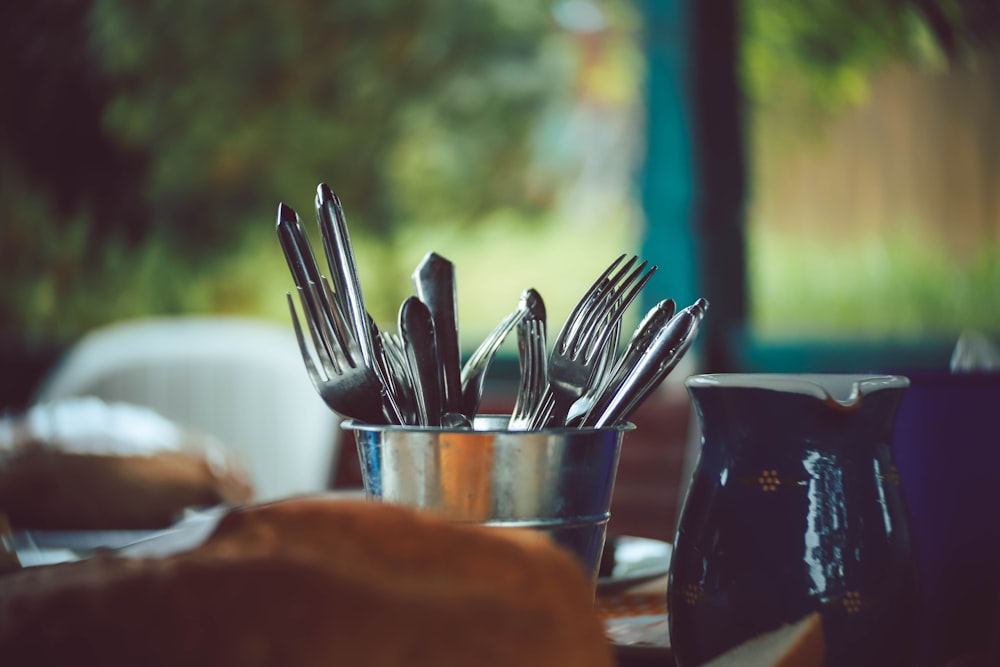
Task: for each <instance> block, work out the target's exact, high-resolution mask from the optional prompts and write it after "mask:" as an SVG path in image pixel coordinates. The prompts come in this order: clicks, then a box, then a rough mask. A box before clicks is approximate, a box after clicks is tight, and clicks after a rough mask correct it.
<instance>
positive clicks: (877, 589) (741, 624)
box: [667, 374, 919, 667]
mask: <svg viewBox="0 0 1000 667" xmlns="http://www.w3.org/2000/svg"><path fill="white" fill-rule="evenodd" d="M908 384H909V381H908V380H907V379H906V378H905V377H899V376H857V375H771V374H745V375H744V374H723V375H700V376H693V377H691V378H688V380H687V387H688V391H689V393H690V395H691V397H692V399H693V401H694V405H695V408H696V410H697V414H698V419H699V423H700V425H701V433H702V442H701V451H700V456H699V459H698V464H697V466H696V468H695V471H694V474H693V477H692V479H691V483H690V486H689V488H688V493H687V497H686V498H685V501H684V505H683V508H682V510H681V516H680V520H679V523H678V529H677V534H676V536H675V540H674V553H673V559H672V563H671V570H670V581H669V588H668V593H667V595H668V606H669V609H670V617H669V618H670V621H669V623H670V641H671V644H672V645H673V650H674V655H675V656H676V659H677V663H678V665H680V666H681V667H694V666H696V665H701V664H703V663H704V662H706V661H707V660H709V659H711V658H713V657H715V656H716V655H718V654H720V653H722V652H724V651H726V650H727V649H729V648H731V647H733V646H735V645H737V644H739V643H741V642H743V641H745V640H747V639H749V638H751V637H754V636H756V635H758V634H761V633H763V632H766V631H769V630H773V629H775V628H777V627H779V626H781V625H783V624H785V623H789V622H792V621H795V620H798V619H799V618H801V617H803V616H805V615H806V614H808V613H810V612H813V611H818V612H820V613H821V615H822V618H823V630H824V634H825V637H826V643H827V664H828V665H830V666H839V665H851V666H852V667H854V666H858V665H880V666H887V667H891V666H894V665H908V664H910V663H911V661H912V657H913V656H912V651H913V645H914V642H915V628H916V612H917V609H918V601H919V596H918V591H917V583H916V582H917V577H916V567H915V559H914V556H913V553H912V549H911V541H910V531H909V528H908V524H907V517H906V511H905V508H904V506H903V499H902V495H901V493H900V485H899V473H898V471H897V469H896V466H895V464H894V463H893V459H892V452H891V449H890V445H891V440H892V431H893V423H894V421H895V416H896V409H897V407H898V405H899V402H900V399H901V398H902V396H903V392H904V391H905V390H906V387H907V386H908Z"/></svg>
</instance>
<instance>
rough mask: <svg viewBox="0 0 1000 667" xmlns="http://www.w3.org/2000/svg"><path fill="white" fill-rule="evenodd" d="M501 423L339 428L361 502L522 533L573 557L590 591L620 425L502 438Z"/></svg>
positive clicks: (492, 418) (486, 419) (496, 418)
mask: <svg viewBox="0 0 1000 667" xmlns="http://www.w3.org/2000/svg"><path fill="white" fill-rule="evenodd" d="M507 420H508V417H506V416H503V415H487V416H479V417H476V419H475V422H474V424H473V428H472V429H471V430H470V429H465V430H459V429H455V430H448V429H441V428H421V427H410V426H382V425H369V424H362V423H359V422H356V421H347V422H345V423H344V424H343V428H344V429H346V430H350V431H353V432H354V434H355V437H356V439H357V445H358V455H359V458H360V461H361V472H362V478H363V480H364V484H365V490H366V493H367V496H368V498H369V499H372V500H382V501H385V502H392V503H397V504H400V505H406V506H410V507H415V508H419V509H422V510H427V511H430V512H433V513H435V514H438V515H442V516H444V517H447V518H449V519H452V520H455V521H468V522H475V523H483V524H487V525H490V526H499V527H508V526H510V527H528V528H533V529H536V530H541V531H544V532H545V533H547V534H548V535H549V536H550V537H551V538H552V539H553V540H554V541H555V542H556V543H557V544H559V545H561V546H563V547H564V548H566V549H568V550H569V551H571V552H572V553H573V554H574V555H576V557H577V558H578V559H579V560H580V562H581V563H582V564H583V566H584V567H585V568H586V570H587V572H589V573H590V574H591V577H592V579H593V580H594V581H595V582H596V578H597V569H598V566H599V565H600V558H601V550H602V549H603V547H604V539H605V536H606V533H607V524H608V519H609V518H610V517H611V512H610V509H611V495H612V492H613V491H614V484H615V475H616V473H617V470H618V455H619V452H620V450H621V441H622V435H623V433H624V432H625V431H627V430H630V429H632V428H634V427H633V426H632V424H625V425H620V426H615V427H612V428H605V429H571V428H558V429H548V430H544V431H508V430H505V429H506V425H507Z"/></svg>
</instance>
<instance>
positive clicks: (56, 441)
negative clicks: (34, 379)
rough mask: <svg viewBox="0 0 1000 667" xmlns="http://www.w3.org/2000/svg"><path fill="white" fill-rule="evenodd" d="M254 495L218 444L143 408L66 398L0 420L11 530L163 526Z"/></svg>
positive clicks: (1, 477) (3, 500)
mask: <svg viewBox="0 0 1000 667" xmlns="http://www.w3.org/2000/svg"><path fill="white" fill-rule="evenodd" d="M252 496H253V490H252V487H251V485H250V483H249V482H248V480H247V476H246V474H245V471H244V470H243V469H242V467H241V466H240V465H239V463H238V462H237V461H236V460H235V459H234V458H233V456H232V455H231V454H230V453H229V452H228V451H227V450H226V449H225V447H224V446H223V444H222V443H220V442H218V441H217V440H215V439H213V438H211V437H210V436H208V435H205V434H201V433H196V432H194V431H191V430H188V429H184V428H182V427H180V426H179V425H176V424H174V423H173V422H171V421H169V420H167V419H165V418H164V417H162V416H160V415H159V414H157V413H155V412H153V411H152V410H149V409H147V408H143V407H140V406H133V405H130V404H125V403H114V404H108V403H104V402H102V401H99V400H98V399H95V398H79V399H65V400H62V401H56V402H53V403H49V404H39V405H36V406H34V407H32V409H31V410H29V411H28V412H27V413H25V414H23V415H19V416H17V417H12V418H7V419H3V420H0V513H2V514H5V515H6V516H7V519H8V520H9V522H10V524H11V526H12V527H13V528H14V529H50V530H96V529H144V528H161V527H165V526H168V525H170V524H172V523H173V522H175V521H176V520H177V519H178V518H179V516H180V515H181V513H183V511H184V510H185V509H187V508H192V507H206V506H211V505H218V504H239V503H245V502H248V501H249V500H251V498H252Z"/></svg>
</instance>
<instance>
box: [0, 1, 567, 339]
mask: <svg viewBox="0 0 1000 667" xmlns="http://www.w3.org/2000/svg"><path fill="white" fill-rule="evenodd" d="M549 9H550V8H549V7H547V5H545V4H544V3H509V2H505V1H503V0H469V1H468V2H462V3H449V2H443V1H442V0H418V1H415V2H405V3H404V2H388V1H384V0H383V1H373V2H365V3H353V2H315V1H310V0H298V1H289V2H282V3H274V2H264V1H260V0H254V1H244V2H234V1H219V2H209V3H202V2H195V1H190V0H186V1H174V2H166V1H163V0H157V1H151V2H145V3H132V2H128V1H126V0H63V1H61V2H60V1H58V0H41V1H40V2H38V3H25V4H23V6H22V4H21V3H18V4H17V6H15V7H9V8H8V9H7V11H6V12H5V14H6V15H7V16H6V18H7V21H6V22H5V23H4V26H5V27H3V28H0V31H2V34H0V40H2V43H3V46H2V47H0V49H2V52H0V60H2V61H3V64H2V65H0V66H2V68H3V69H2V70H0V71H2V74H3V80H4V83H5V89H7V90H15V91H18V95H19V97H18V100H17V103H16V104H10V105H7V106H5V107H4V109H3V111H2V113H3V114H4V117H2V118H0V126H2V130H0V132H2V134H0V170H2V171H0V174H2V176H3V179H2V183H0V211H2V214H3V216H4V223H3V228H2V231H0V257H2V264H3V265H2V269H0V271H2V276H3V283H4V289H3V290H2V291H0V331H3V330H6V331H14V332H19V333H24V334H37V335H43V336H49V337H66V336H73V335H76V334H77V333H79V332H81V331H83V330H85V329H87V328H89V327H91V326H94V325H97V324H100V323H103V322H105V321H108V320H111V319H115V318H118V317H123V316H129V315H141V314H147V313H170V312H181V311H189V310H213V311H223V312H225V311H246V310H255V309H256V310H260V307H259V306H260V304H254V303H252V301H253V300H254V299H255V298H258V297H257V296H256V295H255V291H254V289H253V280H252V277H253V271H252V269H251V271H250V278H251V280H250V284H249V285H247V284H241V283H240V282H239V281H234V280H233V279H231V276H232V275H233V274H234V273H236V274H238V275H243V276H244V277H246V274H247V271H245V270H242V269H239V268H237V267H238V266H243V265H246V264H248V263H249V265H250V266H254V265H255V263H257V262H258V260H259V259H260V253H259V252H250V253H249V254H248V255H247V256H246V257H245V261H243V262H242V263H240V262H235V260H234V258H235V257H236V256H237V255H238V254H240V253H241V252H245V250H246V248H247V247H248V246H250V247H253V248H256V249H259V248H261V247H262V246H261V243H262V241H261V239H262V238H263V237H266V238H267V240H268V242H270V243H272V248H273V251H274V252H273V254H274V259H273V264H272V263H271V261H270V260H269V261H268V263H267V266H266V267H264V266H260V265H259V264H257V266H256V268H257V270H258V271H259V272H261V273H262V274H263V273H267V272H268V271H271V272H274V271H275V270H280V264H281V262H282V261H283V260H282V259H281V257H280V251H278V248H277V243H276V241H275V240H274V232H273V222H274V221H273V217H272V216H273V214H274V212H275V211H276V208H277V204H278V202H279V201H285V202H286V203H288V204H289V205H291V206H293V208H295V209H296V210H297V211H299V213H300V215H302V217H303V219H304V221H305V222H307V223H308V222H310V221H311V219H312V218H313V215H314V213H313V196H314V193H315V187H316V185H317V184H318V183H319V182H320V181H323V182H327V183H329V184H331V186H332V187H334V189H335V190H336V191H337V192H338V194H340V196H341V198H342V200H343V201H344V202H345V205H346V207H347V210H348V216H349V218H350V224H351V229H352V232H353V233H354V234H355V235H356V236H359V237H360V240H361V241H362V242H364V240H365V238H388V237H390V236H391V235H392V234H393V233H394V229H395V228H396V227H397V226H398V225H399V224H400V221H401V220H404V219H406V220H412V219H419V220H426V221H431V222H433V221H434V220H438V219H442V220H444V219H447V220H448V221H450V222H453V223H456V224H462V223H466V222H468V221H472V220H475V219H477V218H479V217H481V216H482V215H483V213H484V212H487V211H490V210H494V209H497V208H501V207H502V208H509V209H513V210H520V211H523V212H526V213H529V214H530V213H535V212H537V211H538V210H540V209H543V208H544V207H545V206H546V205H547V204H548V203H549V202H548V199H547V195H546V188H545V187H544V186H543V187H539V185H538V183H534V184H532V187H530V188H529V187H528V184H527V183H526V182H525V173H526V172H527V168H526V166H527V164H528V163H529V161H530V160H531V152H532V140H533V136H532V132H533V129H534V127H535V125H536V123H537V118H538V116H539V115H540V114H541V112H542V110H543V109H544V108H546V106H547V105H549V104H550V103H551V102H552V100H553V99H557V98H559V97H560V96H565V95H566V93H567V90H566V87H567V86H568V85H569V82H570V81H571V77H570V76H569V74H571V73H572V65H573V63H572V59H571V58H567V56H566V48H565V46H561V45H560V44H561V43H560V42H559V39H560V35H559V31H558V30H557V29H556V27H555V26H554V25H553V22H552V18H551V14H550V11H549ZM562 83H565V84H566V85H565V86H564V85H561V84H562ZM199 285H207V286H208V287H206V288H201V287H199Z"/></svg>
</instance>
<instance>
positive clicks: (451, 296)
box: [413, 252, 471, 417]
mask: <svg viewBox="0 0 1000 667" xmlns="http://www.w3.org/2000/svg"><path fill="white" fill-rule="evenodd" d="M413 284H414V287H415V288H416V291H417V296H418V297H420V300H421V301H423V302H424V303H425V304H426V305H427V308H428V309H429V310H430V314H431V319H432V320H433V322H434V340H435V342H436V344H437V355H438V362H439V365H440V368H439V373H440V381H439V385H440V387H441V402H442V412H457V413H460V412H462V380H461V367H460V360H459V349H458V315H457V313H458V294H457V288H456V286H455V265H454V264H452V263H451V262H450V261H448V260H447V259H445V258H444V257H442V256H441V255H438V254H437V253H434V252H430V253H427V255H426V256H425V257H424V259H423V260H422V261H421V262H420V264H419V265H418V266H417V269H416V271H414V273H413ZM466 416H467V417H471V415H466Z"/></svg>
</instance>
